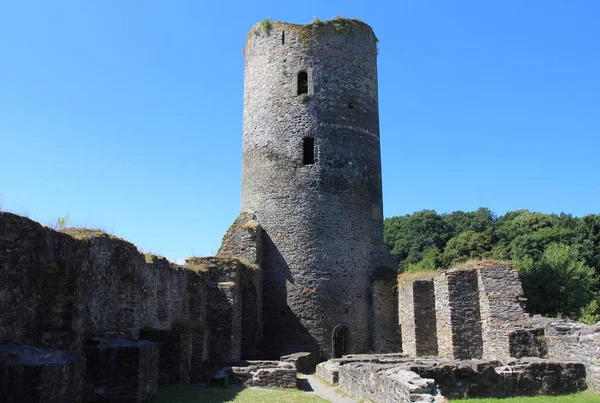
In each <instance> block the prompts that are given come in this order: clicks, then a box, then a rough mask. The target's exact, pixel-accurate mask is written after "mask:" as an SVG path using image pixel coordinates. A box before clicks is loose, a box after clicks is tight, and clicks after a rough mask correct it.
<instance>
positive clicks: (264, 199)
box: [241, 21, 384, 357]
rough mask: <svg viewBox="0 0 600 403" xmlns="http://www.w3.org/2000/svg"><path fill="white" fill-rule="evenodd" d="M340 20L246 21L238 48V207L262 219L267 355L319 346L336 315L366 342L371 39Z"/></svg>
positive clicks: (372, 171)
mask: <svg viewBox="0 0 600 403" xmlns="http://www.w3.org/2000/svg"><path fill="white" fill-rule="evenodd" d="M340 24H341V25H339V26H338V27H337V28H336V27H334V25H333V23H327V24H322V25H319V26H317V25H314V26H312V25H310V26H298V25H294V24H287V23H279V22H274V23H271V24H270V26H269V27H268V29H266V28H265V27H264V26H263V25H261V24H257V25H256V26H255V27H254V28H253V30H252V31H251V32H250V33H249V36H248V42H247V46H246V48H245V58H246V66H245V77H244V135H243V145H242V155H243V161H242V200H241V204H242V206H241V210H242V211H243V212H252V213H255V214H256V216H257V219H258V221H259V222H260V224H261V226H262V228H263V230H264V233H263V238H264V241H265V242H264V243H265V250H264V252H265V255H264V273H263V280H264V296H265V298H264V304H263V307H264V336H265V345H268V346H269V347H270V350H271V351H270V354H269V355H270V356H273V357H279V356H280V355H284V354H289V353H293V352H296V351H318V352H320V351H321V350H322V349H323V350H324V351H325V353H326V354H327V355H330V354H331V351H330V350H331V333H332V330H333V328H334V327H335V326H336V325H338V324H344V325H347V326H348V328H349V329H350V330H351V345H350V349H351V351H367V350H369V349H370V347H371V335H370V334H369V333H370V332H369V315H370V311H371V310H370V307H369V304H368V301H369V295H368V294H369V292H370V284H369V282H370V276H371V273H372V272H373V271H374V270H375V268H376V267H378V266H379V265H381V263H382V262H383V261H384V248H383V214H382V194H381V164H380V146H379V118H378V104H377V67H376V59H377V44H376V38H375V36H374V35H373V31H372V30H371V28H370V27H369V26H368V25H366V24H364V23H362V22H358V21H343V22H340ZM301 71H304V72H306V74H307V76H308V94H307V95H308V97H300V96H298V75H299V73H300V72H301ZM303 101H305V102H303ZM305 138H309V139H313V141H314V147H313V148H312V150H311V151H314V161H312V162H313V163H306V164H305V163H304V162H305V161H304V158H303V157H304V152H303V150H304V144H305V140H304V139H305ZM307 144H308V143H307Z"/></svg>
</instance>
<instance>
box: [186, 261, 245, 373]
mask: <svg viewBox="0 0 600 403" xmlns="http://www.w3.org/2000/svg"><path fill="white" fill-rule="evenodd" d="M186 262H187V263H192V264H194V265H203V266H205V267H206V270H207V272H208V284H207V296H206V301H207V312H206V315H207V318H208V322H207V326H208V335H209V336H208V337H209V341H208V345H209V359H210V360H213V361H235V360H239V359H240V357H241V336H242V333H241V332H242V304H241V302H242V301H241V295H240V294H241V293H240V274H241V271H242V264H241V263H240V261H239V260H237V259H229V258H217V257H203V258H188V259H186Z"/></svg>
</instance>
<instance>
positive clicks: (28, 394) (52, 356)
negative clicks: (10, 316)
mask: <svg viewBox="0 0 600 403" xmlns="http://www.w3.org/2000/svg"><path fill="white" fill-rule="evenodd" d="M85 368H86V361H85V358H83V357H72V356H70V355H69V354H68V353H65V352H61V351H55V350H49V349H41V348H36V347H32V346H23V345H11V344H5V345H0V400H1V401H2V402H6V403H30V402H48V403H62V402H70V403H78V402H81V401H82V399H83V390H84V374H85Z"/></svg>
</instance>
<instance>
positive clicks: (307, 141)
mask: <svg viewBox="0 0 600 403" xmlns="http://www.w3.org/2000/svg"><path fill="white" fill-rule="evenodd" d="M302 150H303V159H302V162H303V163H304V165H312V164H314V163H315V139H313V138H312V137H305V138H304V143H303V147H302Z"/></svg>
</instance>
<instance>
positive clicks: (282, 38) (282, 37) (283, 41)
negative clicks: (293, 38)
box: [281, 31, 285, 45]
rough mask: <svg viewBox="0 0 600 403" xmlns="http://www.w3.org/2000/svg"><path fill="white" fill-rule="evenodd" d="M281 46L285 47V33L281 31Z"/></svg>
mask: <svg viewBox="0 0 600 403" xmlns="http://www.w3.org/2000/svg"><path fill="white" fill-rule="evenodd" d="M281 44H282V45H285V31H281Z"/></svg>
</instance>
